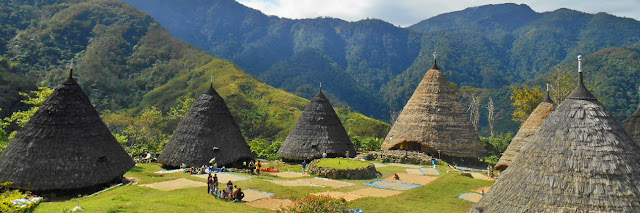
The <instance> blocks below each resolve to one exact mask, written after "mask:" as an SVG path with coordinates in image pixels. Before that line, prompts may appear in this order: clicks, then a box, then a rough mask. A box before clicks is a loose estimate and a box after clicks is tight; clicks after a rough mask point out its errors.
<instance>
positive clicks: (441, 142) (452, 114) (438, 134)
mask: <svg viewBox="0 0 640 213" xmlns="http://www.w3.org/2000/svg"><path fill="white" fill-rule="evenodd" d="M409 143H413V144H416V143H417V144H418V147H413V148H411V145H408V144H409ZM414 146H415V145H414ZM407 147H409V148H407ZM382 149H383V150H390V149H418V150H422V151H428V152H437V150H440V151H441V153H442V154H443V155H447V156H453V157H471V158H475V157H481V156H484V155H486V153H487V152H486V150H485V149H484V146H483V145H482V142H481V141H480V137H479V136H478V132H477V131H476V130H475V128H474V127H473V125H472V124H471V122H470V121H469V115H468V114H467V112H466V108H465V107H464V106H463V105H462V103H461V102H460V99H459V98H458V95H457V94H456V92H455V90H454V88H453V87H452V86H451V85H450V84H449V81H447V78H446V77H445V75H444V73H443V72H441V71H440V69H439V68H438V66H437V64H436V63H435V62H434V65H433V67H432V68H431V69H430V70H429V71H428V72H427V73H426V74H425V75H424V78H423V79H422V81H421V82H420V84H419V85H418V88H416V90H415V92H414V93H413V95H412V96H411V99H409V102H407V105H405V106H404V108H403V109H402V113H400V116H398V119H397V120H396V122H395V123H394V124H393V127H392V128H391V131H389V134H387V137H386V138H385V140H384V143H383V145H382Z"/></svg>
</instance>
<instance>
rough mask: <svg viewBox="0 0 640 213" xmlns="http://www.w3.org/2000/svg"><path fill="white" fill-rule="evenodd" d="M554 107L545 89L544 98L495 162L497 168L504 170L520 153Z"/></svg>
mask: <svg viewBox="0 0 640 213" xmlns="http://www.w3.org/2000/svg"><path fill="white" fill-rule="evenodd" d="M555 109H556V104H555V103H554V102H553V101H552V100H551V98H550V97H549V91H547V96H546V97H545V99H544V100H543V101H542V102H541V103H540V104H538V107H536V109H534V110H533V112H531V115H529V117H528V118H527V120H526V121H524V123H523V124H522V127H520V130H519V131H518V133H517V134H516V136H515V137H513V140H511V143H510V144H509V147H507V150H505V151H504V153H503V154H502V157H500V160H499V161H498V164H496V169H497V170H501V171H502V170H505V169H507V167H509V165H510V164H511V162H513V160H514V159H515V158H516V157H517V156H518V154H519V153H520V148H522V146H524V145H525V144H527V143H528V142H529V139H530V138H531V136H533V134H534V133H536V132H537V131H538V129H539V128H540V126H541V125H542V122H543V121H544V120H545V119H547V117H549V115H550V114H551V113H552V112H553V110H555Z"/></svg>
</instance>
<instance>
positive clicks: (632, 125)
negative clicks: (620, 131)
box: [624, 106, 640, 144]
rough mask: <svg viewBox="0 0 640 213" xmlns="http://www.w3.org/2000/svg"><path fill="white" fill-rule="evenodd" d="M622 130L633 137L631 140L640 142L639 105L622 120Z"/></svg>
mask: <svg viewBox="0 0 640 213" xmlns="http://www.w3.org/2000/svg"><path fill="white" fill-rule="evenodd" d="M624 130H626V131H627V134H629V136H631V138H633V141H635V142H636V143H637V144H640V106H638V109H637V110H636V112H634V113H633V114H631V116H629V118H627V120H625V121H624Z"/></svg>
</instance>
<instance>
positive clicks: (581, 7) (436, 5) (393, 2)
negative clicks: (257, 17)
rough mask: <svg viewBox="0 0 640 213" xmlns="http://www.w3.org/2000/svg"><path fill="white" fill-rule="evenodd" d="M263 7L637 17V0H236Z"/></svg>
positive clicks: (409, 20) (358, 14)
mask: <svg viewBox="0 0 640 213" xmlns="http://www.w3.org/2000/svg"><path fill="white" fill-rule="evenodd" d="M238 1H239V2H240V3H242V4H244V5H246V6H249V7H251V8H254V9H257V10H260V11H262V12H263V13H265V14H268V15H276V16H279V17H286V18H292V19H300V18H316V17H319V16H330V17H335V18H340V19H344V20H347V21H357V20H361V19H365V18H378V19H382V20H385V21H388V22H390V23H393V24H396V25H401V26H409V25H412V24H415V23H418V22H419V21H421V20H424V19H428V18H430V17H433V16H435V15H438V14H442V13H446V12H452V11H457V10H462V9H465V8H468V7H474V6H480V5H486V4H499V3H507V2H513V3H518V4H522V3H524V4H527V5H529V6H530V7H531V8H532V9H533V10H535V11H538V12H544V11H553V10H556V9H559V8H570V9H574V10H578V11H583V12H588V13H597V12H607V13H610V14H613V15H617V16H624V17H630V18H635V19H640V1H638V0H614V1H602V0H517V1H504V0H238Z"/></svg>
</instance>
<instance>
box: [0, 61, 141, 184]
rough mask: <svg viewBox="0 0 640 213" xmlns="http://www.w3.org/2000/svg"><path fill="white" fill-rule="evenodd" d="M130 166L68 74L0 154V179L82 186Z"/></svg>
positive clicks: (103, 181) (107, 180)
mask: <svg viewBox="0 0 640 213" xmlns="http://www.w3.org/2000/svg"><path fill="white" fill-rule="evenodd" d="M72 72H73V69H72V71H71V73H72ZM134 165H135V163H134V162H133V160H131V157H129V155H128V154H127V153H126V152H125V151H124V149H123V148H122V146H121V145H120V144H119V143H118V142H117V141H116V139H115V138H114V137H113V135H111V132H110V131H109V129H108V128H107V126H106V125H105V124H104V123H103V122H102V120H101V119H100V117H99V116H98V112H96V110H95V109H94V108H93V106H92V105H91V102H90V101H89V97H87V94H85V93H84V91H83V90H82V88H80V85H78V83H77V82H76V80H75V79H73V78H72V77H71V74H70V75H69V78H68V79H67V80H66V81H64V82H63V83H62V84H60V85H58V87H56V89H55V90H54V92H53V94H52V95H51V97H49V99H47V100H46V101H45V102H44V104H43V105H42V106H41V107H40V109H38V111H36V113H35V114H34V115H33V116H32V117H31V119H30V120H29V122H27V124H25V126H24V128H22V129H21V130H20V132H19V133H18V134H17V135H16V137H15V138H14V139H13V140H12V141H11V142H10V143H9V146H8V147H7V149H6V150H5V151H4V152H3V153H2V154H0V183H2V182H7V181H9V182H13V185H12V187H16V188H19V189H24V190H31V191H36V192H49V191H56V192H59V191H67V192H69V191H76V190H84V189H89V188H93V187H97V186H102V185H106V184H108V183H111V182H114V181H120V180H121V179H122V175H123V174H124V173H126V172H127V171H129V169H131V168H132V167H133V166H134Z"/></svg>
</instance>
